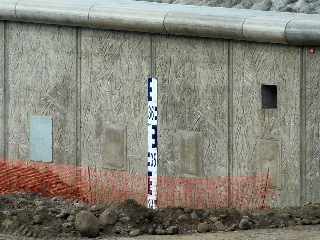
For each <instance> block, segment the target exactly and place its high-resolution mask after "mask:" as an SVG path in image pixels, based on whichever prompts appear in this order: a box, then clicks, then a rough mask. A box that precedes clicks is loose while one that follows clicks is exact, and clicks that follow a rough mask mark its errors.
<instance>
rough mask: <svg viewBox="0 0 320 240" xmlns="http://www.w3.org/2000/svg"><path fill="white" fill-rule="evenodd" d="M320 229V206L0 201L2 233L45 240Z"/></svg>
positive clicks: (22, 196)
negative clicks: (205, 206) (200, 206)
mask: <svg viewBox="0 0 320 240" xmlns="http://www.w3.org/2000/svg"><path fill="white" fill-rule="evenodd" d="M93 222H95V224H92V223H93ZM315 224H320V204H308V205H306V206H304V207H300V208H284V209H261V210H255V211H254V210H252V211H239V210H236V209H197V210H195V209H189V208H166V209H157V210H151V209H147V208H145V207H144V206H141V205H139V204H138V203H137V202H136V201H134V200H127V201H125V202H121V203H113V204H101V205H93V206H90V205H87V204H85V203H83V202H79V201H66V200H63V199H61V198H58V197H54V198H45V197H42V196H40V195H39V194H32V193H17V194H10V195H3V196H0V233H4V234H10V235H18V236H25V237H34V238H40V239H46V238H69V237H70V238H71V237H80V236H89V237H98V236H100V237H101V236H107V235H108V236H109V235H120V236H137V235H141V234H159V235H172V234H186V233H193V232H215V231H234V230H237V229H240V230H246V229H253V228H281V227H287V226H295V225H315Z"/></svg>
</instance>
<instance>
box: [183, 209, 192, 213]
mask: <svg viewBox="0 0 320 240" xmlns="http://www.w3.org/2000/svg"><path fill="white" fill-rule="evenodd" d="M183 210H184V212H185V213H192V209H190V208H185V209H183Z"/></svg>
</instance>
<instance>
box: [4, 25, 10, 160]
mask: <svg viewBox="0 0 320 240" xmlns="http://www.w3.org/2000/svg"><path fill="white" fill-rule="evenodd" d="M7 27H8V26H7V21H4V22H3V98H4V99H3V115H4V116H3V155H4V156H3V157H4V159H5V160H7V159H8V140H9V139H8V117H9V116H8V101H9V94H8V93H9V92H8V52H7V51H8V50H7Z"/></svg>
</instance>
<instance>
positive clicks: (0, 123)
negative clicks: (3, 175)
mask: <svg viewBox="0 0 320 240" xmlns="http://www.w3.org/2000/svg"><path fill="white" fill-rule="evenodd" d="M4 46H5V43H4V23H3V22H1V21H0V160H1V159H4V143H5V139H4V117H5V113H4V109H5V108H4V62H5V61H4Z"/></svg>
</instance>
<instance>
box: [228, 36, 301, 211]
mask: <svg viewBox="0 0 320 240" xmlns="http://www.w3.org/2000/svg"><path fill="white" fill-rule="evenodd" d="M232 52H233V56H232V57H233V104H234V106H233V108H234V109H233V138H234V139H233V164H232V166H233V168H232V174H233V175H234V176H252V175H256V174H264V175H267V172H268V169H269V172H270V177H271V178H272V182H273V183H274V187H275V190H280V193H281V194H280V199H278V200H277V201H278V202H277V203H275V204H280V205H297V204H299V201H300V199H299V194H300V129H299V128H300V81H299V77H300V67H299V64H300V55H299V49H298V48H294V47H286V46H280V45H263V44H255V43H244V42H234V43H233V47H232ZM261 84H270V85H273V84H275V85H277V91H278V96H277V98H278V99H277V101H278V107H277V109H263V108H262V103H261Z"/></svg>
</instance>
